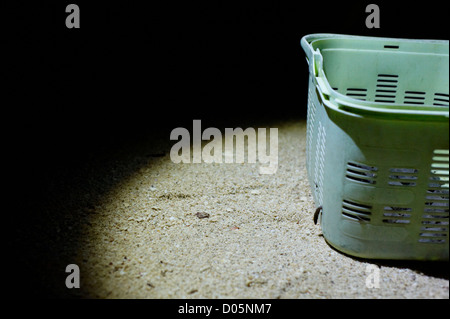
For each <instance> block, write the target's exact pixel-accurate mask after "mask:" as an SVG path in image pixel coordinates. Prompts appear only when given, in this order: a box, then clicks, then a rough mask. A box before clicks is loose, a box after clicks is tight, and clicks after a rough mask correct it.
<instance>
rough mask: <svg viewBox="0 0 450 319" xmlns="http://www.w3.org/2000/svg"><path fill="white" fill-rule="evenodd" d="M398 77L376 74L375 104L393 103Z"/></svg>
mask: <svg viewBox="0 0 450 319" xmlns="http://www.w3.org/2000/svg"><path fill="white" fill-rule="evenodd" d="M397 83H398V75H394V74H378V78H377V89H376V94H375V102H381V103H395V98H396V94H397V90H396V89H397Z"/></svg>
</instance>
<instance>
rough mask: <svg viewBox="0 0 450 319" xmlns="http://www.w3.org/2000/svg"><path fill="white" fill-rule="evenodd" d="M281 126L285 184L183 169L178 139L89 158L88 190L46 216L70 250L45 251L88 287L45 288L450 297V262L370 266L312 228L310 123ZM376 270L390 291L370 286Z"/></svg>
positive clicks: (92, 293)
mask: <svg viewBox="0 0 450 319" xmlns="http://www.w3.org/2000/svg"><path fill="white" fill-rule="evenodd" d="M271 126H272V127H278V128H279V166H278V171H277V173H276V174H274V175H260V174H259V172H258V167H259V164H249V163H244V164H206V163H202V164H175V163H173V162H172V161H171V160H170V157H169V153H168V150H167V143H168V142H170V141H168V140H169V139H168V136H165V137H164V138H163V139H164V142H163V143H162V144H161V145H159V146H158V145H156V146H155V144H154V143H153V142H152V143H150V142H149V139H145V138H144V139H141V140H140V141H139V142H137V143H135V144H134V145H128V146H127V147H125V148H122V149H120V151H117V150H115V151H114V152H112V153H111V152H110V153H105V154H104V155H103V157H98V156H97V157H96V158H95V160H87V162H88V163H90V164H89V165H90V166H89V167H88V168H86V172H85V174H86V176H89V180H88V182H85V181H84V180H83V183H84V184H82V185H81V186H80V185H77V183H76V181H75V182H74V183H73V184H72V185H66V186H65V187H66V188H68V191H67V193H66V195H65V197H64V196H61V197H58V198H57V197H56V196H55V197H54V198H52V200H50V201H49V203H48V207H49V208H48V211H47V213H48V214H54V212H55V211H58V212H59V215H60V218H58V219H55V221H54V223H53V224H51V225H48V226H47V229H51V230H52V231H54V233H51V234H50V235H49V239H48V242H45V243H42V242H41V243H40V242H39V241H37V242H36V243H35V246H36V247H37V246H39V245H46V246H49V247H51V245H52V244H51V243H59V244H58V245H57V247H56V248H54V249H52V248H48V249H41V251H43V254H44V255H45V256H46V258H40V259H39V260H44V259H45V260H46V263H45V265H44V264H42V265H41V266H42V267H49V268H52V267H59V268H60V269H61V267H64V265H65V264H68V263H75V264H77V265H79V267H80V274H81V288H80V289H72V290H68V289H66V288H65V287H64V286H63V285H62V284H61V283H58V284H55V282H54V278H53V279H52V278H50V277H51V276H50V275H48V276H47V277H46V276H45V275H43V278H42V280H46V282H47V284H48V285H49V286H50V288H51V289H53V291H54V293H55V294H58V295H59V296H69V297H83V298H449V280H448V263H443V264H442V263H417V262H390V261H370V260H360V259H357V258H352V257H350V256H346V255H343V254H341V253H340V252H338V251H336V250H334V249H333V248H331V247H330V246H329V245H328V244H327V243H326V241H325V239H324V238H323V236H322V234H321V230H320V227H319V226H317V225H314V223H313V217H312V215H313V211H314V203H313V199H312V196H311V192H310V190H309V185H308V181H307V175H306V167H305V138H306V133H305V132H306V122H305V121H287V122H282V123H272V124H271ZM79 180H82V177H79ZM55 183H56V182H55ZM54 187H55V188H58V187H60V186H58V184H57V183H56V184H55V185H54ZM96 194H97V195H96ZM94 199H95V200H94ZM70 201H72V202H70ZM198 213H201V214H198ZM206 214H207V215H206ZM61 216H62V217H61ZM204 216H207V217H205V218H199V217H204ZM50 219H51V218H50ZM36 231H37V230H36ZM47 232H48V230H47ZM43 233H45V231H44V230H43ZM40 238H43V237H40ZM49 243H50V244H49ZM41 248H42V247H41ZM55 255H57V256H58V258H52V257H51V256H55ZM45 256H43V255H41V257H45ZM52 260H53V261H52ZM41 263H42V262H41ZM370 265H375V266H376V267H377V269H379V271H380V272H379V274H380V286H379V288H368V287H367V286H366V279H367V276H368V275H369V272H368V271H369V268H370V267H369V268H368V266H370ZM64 275H65V274H64V273H62V274H61V277H58V278H63V277H62V276H64Z"/></svg>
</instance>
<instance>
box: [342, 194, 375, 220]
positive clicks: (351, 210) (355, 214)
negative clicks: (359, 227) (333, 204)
mask: <svg viewBox="0 0 450 319" xmlns="http://www.w3.org/2000/svg"><path fill="white" fill-rule="evenodd" d="M371 209H372V207H371V206H368V205H364V204H360V203H355V202H353V201H349V200H346V199H344V201H343V202H342V216H344V217H346V218H349V219H351V220H355V221H359V222H370V215H371V214H372V212H371Z"/></svg>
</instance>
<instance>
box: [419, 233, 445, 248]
mask: <svg viewBox="0 0 450 319" xmlns="http://www.w3.org/2000/svg"><path fill="white" fill-rule="evenodd" d="M447 232H448V229H447ZM419 236H420V237H421V238H419V242H420V243H433V244H443V243H445V241H446V237H447V234H446V233H436V232H423V233H420V234H419Z"/></svg>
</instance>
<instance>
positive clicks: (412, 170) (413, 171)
mask: <svg viewBox="0 0 450 319" xmlns="http://www.w3.org/2000/svg"><path fill="white" fill-rule="evenodd" d="M389 172H391V173H404V174H408V173H409V174H416V173H418V172H419V170H418V169H416V168H391V169H389Z"/></svg>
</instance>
